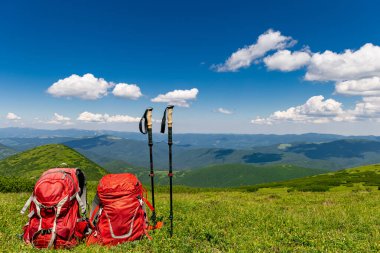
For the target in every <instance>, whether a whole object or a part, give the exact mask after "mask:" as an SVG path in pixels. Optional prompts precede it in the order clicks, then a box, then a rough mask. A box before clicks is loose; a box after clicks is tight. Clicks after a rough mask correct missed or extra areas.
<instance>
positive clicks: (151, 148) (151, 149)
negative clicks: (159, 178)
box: [148, 128, 156, 224]
mask: <svg viewBox="0 0 380 253" xmlns="http://www.w3.org/2000/svg"><path fill="white" fill-rule="evenodd" d="M148 139H149V143H148V145H149V160H150V174H149V176H150V186H151V192H152V206H153V212H152V218H151V219H152V222H153V224H156V205H155V202H154V168H153V139H152V129H151V128H150V129H149V128H148Z"/></svg>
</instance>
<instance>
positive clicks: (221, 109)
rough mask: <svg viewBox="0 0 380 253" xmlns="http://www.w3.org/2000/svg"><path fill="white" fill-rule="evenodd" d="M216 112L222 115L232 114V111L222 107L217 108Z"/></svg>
mask: <svg viewBox="0 0 380 253" xmlns="http://www.w3.org/2000/svg"><path fill="white" fill-rule="evenodd" d="M216 111H217V112H220V113H223V114H232V113H233V111H231V110H228V109H224V108H222V107H220V108H218V109H217V110H216Z"/></svg>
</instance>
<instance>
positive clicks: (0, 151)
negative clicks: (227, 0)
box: [0, 144, 17, 159]
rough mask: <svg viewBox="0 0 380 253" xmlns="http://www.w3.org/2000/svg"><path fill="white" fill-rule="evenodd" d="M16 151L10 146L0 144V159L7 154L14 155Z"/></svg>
mask: <svg viewBox="0 0 380 253" xmlns="http://www.w3.org/2000/svg"><path fill="white" fill-rule="evenodd" d="M16 153H17V152H16V151H15V150H13V149H11V148H10V147H7V146H5V145H3V144H0V159H3V158H6V157H8V156H11V155H14V154H16Z"/></svg>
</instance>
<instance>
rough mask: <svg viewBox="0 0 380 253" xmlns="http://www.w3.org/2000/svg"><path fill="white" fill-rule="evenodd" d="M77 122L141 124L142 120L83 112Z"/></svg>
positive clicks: (125, 116) (126, 116)
mask: <svg viewBox="0 0 380 253" xmlns="http://www.w3.org/2000/svg"><path fill="white" fill-rule="evenodd" d="M77 120H79V121H84V122H98V123H131V122H139V121H140V118H136V117H131V116H128V115H108V114H100V113H91V112H82V113H81V114H80V115H79V116H78V118H77Z"/></svg>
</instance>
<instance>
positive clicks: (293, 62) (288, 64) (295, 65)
mask: <svg viewBox="0 0 380 253" xmlns="http://www.w3.org/2000/svg"><path fill="white" fill-rule="evenodd" d="M310 58H311V57H310V54H309V53H308V52H304V51H296V52H290V51H289V50H280V51H277V52H276V53H274V54H273V55H270V56H267V57H265V58H264V63H265V65H266V66H267V68H268V69H270V70H280V71H284V72H285V71H293V70H297V69H300V68H302V67H304V66H306V65H308V64H309V62H310Z"/></svg>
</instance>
